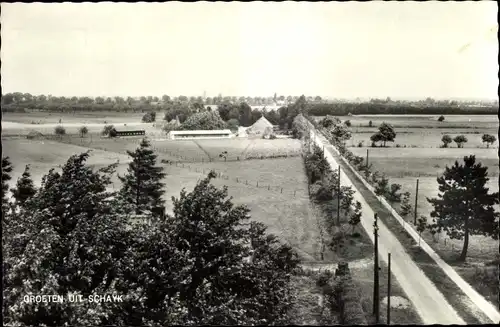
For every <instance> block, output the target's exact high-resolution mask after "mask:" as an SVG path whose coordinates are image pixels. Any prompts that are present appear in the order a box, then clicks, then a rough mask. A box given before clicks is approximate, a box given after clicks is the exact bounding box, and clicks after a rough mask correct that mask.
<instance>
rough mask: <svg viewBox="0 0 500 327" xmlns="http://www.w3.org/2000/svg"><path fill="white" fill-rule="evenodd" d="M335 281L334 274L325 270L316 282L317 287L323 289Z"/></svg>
mask: <svg viewBox="0 0 500 327" xmlns="http://www.w3.org/2000/svg"><path fill="white" fill-rule="evenodd" d="M332 279H333V274H332V272H331V271H330V270H325V271H323V272H321V274H320V275H319V276H318V279H317V280H316V285H317V286H318V287H323V286H325V285H327V284H328V282H330V281H331V280H332Z"/></svg>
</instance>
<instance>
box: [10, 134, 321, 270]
mask: <svg viewBox="0 0 500 327" xmlns="http://www.w3.org/2000/svg"><path fill="white" fill-rule="evenodd" d="M109 144H113V146H114V147H115V148H114V150H117V149H118V148H119V149H122V150H123V149H130V150H133V149H135V147H136V145H134V144H133V143H132V144H131V143H128V142H126V141H123V140H120V139H117V141H116V142H115V140H113V141H111V142H110V143H109ZM87 150H88V148H86V147H84V146H78V145H73V144H66V143H60V142H55V141H47V140H43V141H42V140H36V141H34V140H26V139H22V138H16V139H5V140H3V155H4V156H9V157H10V158H11V162H12V163H13V166H14V170H13V173H12V177H13V178H12V180H11V181H10V184H11V186H13V185H14V183H15V182H16V181H17V178H18V177H20V175H21V174H22V172H23V171H24V167H25V165H26V164H27V163H29V164H30V165H31V173H32V177H33V180H34V181H35V183H36V184H37V185H40V182H41V178H42V176H43V175H45V174H46V173H48V171H49V170H50V169H51V168H56V170H58V171H60V167H59V166H60V165H63V164H64V163H65V162H66V161H67V159H68V158H69V157H70V156H71V155H73V154H78V153H82V152H85V151H87ZM118 152H120V151H116V152H111V151H102V150H92V152H91V156H90V158H89V160H88V164H89V165H92V166H94V167H96V168H100V167H103V166H105V165H108V164H111V163H114V162H116V161H117V160H119V161H120V164H119V166H118V168H117V173H118V174H122V175H123V174H124V173H125V172H126V169H127V162H128V161H129V160H130V159H129V158H128V156H126V155H124V154H120V153H118ZM162 157H163V154H161V153H160V155H159V158H162ZM163 166H164V167H165V171H166V173H167V177H166V178H165V184H166V194H165V199H166V200H167V210H168V211H171V209H172V202H171V197H172V196H175V197H178V196H179V194H180V191H181V189H183V188H186V190H188V191H190V190H192V188H193V187H194V186H195V185H196V183H197V181H198V180H199V179H202V178H204V177H205V176H206V175H207V174H208V171H209V170H210V169H215V170H216V171H217V172H221V173H222V174H223V176H224V178H217V179H215V180H214V181H213V183H214V185H216V186H218V187H222V186H223V185H227V186H228V191H229V195H230V196H233V197H234V202H235V203H237V204H245V205H247V206H248V207H249V208H250V209H251V216H252V219H254V220H256V221H261V222H263V223H265V224H266V225H267V226H269V232H271V233H274V234H276V235H278V236H279V237H280V238H281V239H282V240H283V241H285V242H288V243H289V244H290V245H292V246H293V247H294V248H296V250H297V252H298V253H299V255H300V256H301V257H302V258H303V259H305V260H308V261H314V260H316V259H317V253H318V248H317V246H318V235H319V232H318V230H317V225H316V220H315V217H314V214H313V212H312V210H311V208H310V205H309V199H308V194H307V181H306V177H305V175H304V173H303V163H302V160H301V158H300V157H297V158H286V159H267V160H248V161H233V162H222V161H218V162H211V163H201V162H199V163H189V164H183V166H184V167H183V166H182V165H180V164H179V165H178V166H176V165H163ZM113 183H114V184H113V186H114V187H115V188H118V187H119V186H120V182H119V180H118V178H117V176H116V175H115V176H114V177H113ZM257 183H258V185H257Z"/></svg>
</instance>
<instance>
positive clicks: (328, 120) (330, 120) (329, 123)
mask: <svg viewBox="0 0 500 327" xmlns="http://www.w3.org/2000/svg"><path fill="white" fill-rule="evenodd" d="M340 123H341V121H340V119H338V118H337V117H334V116H330V115H326V117H325V118H323V119H321V120H320V121H319V124H320V125H321V126H323V127H324V128H332V127H333V126H335V125H338V124H340Z"/></svg>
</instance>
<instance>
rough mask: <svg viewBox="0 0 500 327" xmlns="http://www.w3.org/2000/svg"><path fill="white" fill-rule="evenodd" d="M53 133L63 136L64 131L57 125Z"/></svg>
mask: <svg viewBox="0 0 500 327" xmlns="http://www.w3.org/2000/svg"><path fill="white" fill-rule="evenodd" d="M54 133H55V134H56V135H65V134H66V129H65V128H64V127H62V126H61V125H58V126H56V127H55V128H54Z"/></svg>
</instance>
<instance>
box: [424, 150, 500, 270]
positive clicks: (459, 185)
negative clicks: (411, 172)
mask: <svg viewBox="0 0 500 327" xmlns="http://www.w3.org/2000/svg"><path fill="white" fill-rule="evenodd" d="M488 180H489V178H488V168H487V167H483V166H482V165H481V163H476V158H475V156H473V155H472V156H468V157H464V163H463V164H459V163H458V161H455V164H454V165H453V166H451V167H448V166H446V168H445V171H444V173H443V175H442V176H440V177H438V178H437V182H438V184H439V192H440V193H439V194H438V197H437V198H432V199H429V198H427V201H429V203H430V204H432V206H433V207H434V209H433V211H432V212H431V217H433V218H435V222H434V224H432V225H431V228H432V229H434V230H437V232H441V230H444V231H445V232H446V233H447V235H448V236H449V237H450V238H452V239H458V240H462V239H463V240H464V245H463V248H462V253H461V254H460V257H459V259H460V260H465V258H466V256H467V249H468V246H469V236H470V235H486V236H491V237H493V238H494V239H497V238H498V216H499V215H498V212H495V210H494V205H495V204H498V203H499V199H498V192H495V193H489V189H488V188H487V187H486V183H487V182H488Z"/></svg>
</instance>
